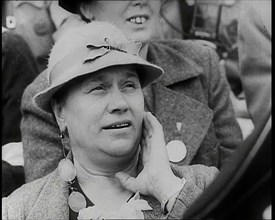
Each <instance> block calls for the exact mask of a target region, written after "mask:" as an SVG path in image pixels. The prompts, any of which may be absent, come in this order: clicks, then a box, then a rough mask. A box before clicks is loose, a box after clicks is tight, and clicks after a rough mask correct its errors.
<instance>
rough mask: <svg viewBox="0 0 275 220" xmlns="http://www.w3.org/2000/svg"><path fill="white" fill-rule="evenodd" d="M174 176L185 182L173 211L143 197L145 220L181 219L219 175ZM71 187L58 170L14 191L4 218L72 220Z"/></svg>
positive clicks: (210, 170) (200, 171)
mask: <svg viewBox="0 0 275 220" xmlns="http://www.w3.org/2000/svg"><path fill="white" fill-rule="evenodd" d="M172 169H173V171H174V173H176V175H177V176H179V177H181V178H182V177H184V178H185V179H186V181H187V182H186V184H185V185H184V187H183V188H182V190H181V191H180V193H179V195H178V197H177V198H176V201H175V203H174V205H173V207H172V210H171V211H170V212H169V213H168V214H167V215H164V214H163V213H162V212H161V208H160V203H159V202H158V201H157V200H156V199H155V198H153V197H150V196H143V195H141V199H145V200H147V202H148V204H149V205H150V206H151V207H152V208H153V210H150V211H143V213H144V218H145V219H164V218H166V217H167V218H168V219H172V218H174V219H179V218H180V217H181V216H182V215H183V214H184V213H185V211H186V210H187V208H188V207H189V206H190V205H191V204H192V203H193V202H194V201H195V200H196V199H197V198H198V197H199V196H200V195H201V193H202V192H203V190H204V189H205V188H206V187H207V186H208V185H209V184H210V183H211V182H212V181H213V179H214V178H215V177H216V175H217V174H218V173H219V172H218V170H217V168H215V167H206V166H203V165H194V166H184V167H180V166H175V167H172ZM68 197H69V185H68V182H66V181H64V180H62V179H61V177H60V175H59V172H58V170H57V169H56V170H54V171H53V172H52V173H50V174H48V175H47V176H45V177H42V178H40V179H38V180H35V181H33V182H31V183H27V184H25V185H23V186H22V187H20V188H19V189H17V190H16V191H14V192H13V193H12V194H11V195H10V196H9V197H7V198H3V199H2V219H3V220H8V219H16V220H38V219H39V220H44V219H55V220H67V219H69V206H68Z"/></svg>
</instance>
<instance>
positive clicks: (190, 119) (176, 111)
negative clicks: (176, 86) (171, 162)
mask: <svg viewBox="0 0 275 220" xmlns="http://www.w3.org/2000/svg"><path fill="white" fill-rule="evenodd" d="M153 90H154V96H155V99H156V100H158V102H157V103H156V104H155V108H154V111H155V115H156V117H157V118H158V119H159V121H160V123H161V124H162V125H163V128H164V135H165V141H166V143H168V142H169V141H171V140H175V139H177V140H181V141H182V142H183V143H184V144H185V146H186V148H187V156H186V158H185V159H184V160H183V161H182V162H181V163H182V164H190V162H191V161H192V159H193V157H194V156H195V154H196V152H197V150H198V148H199V147H200V145H201V143H202V141H203V139H204V137H205V135H206V133H207V131H208V129H209V127H210V124H211V121H212V118H213V113H212V110H210V109H209V108H208V107H207V106H206V105H205V104H203V103H201V102H199V101H197V100H194V99H192V98H190V97H188V96H186V95H184V94H182V93H176V92H175V91H173V90H170V89H168V88H166V87H164V86H161V85H160V84H158V85H155V88H154V89H153ZM177 123H181V128H180V130H179V131H178V129H177Z"/></svg>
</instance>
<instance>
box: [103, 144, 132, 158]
mask: <svg viewBox="0 0 275 220" xmlns="http://www.w3.org/2000/svg"><path fill="white" fill-rule="evenodd" d="M136 149H137V146H135V143H133V142H132V141H129V140H117V141H114V142H112V144H111V147H110V148H109V149H108V154H109V155H113V156H118V157H121V156H129V157H132V156H133V154H134V153H135V152H136Z"/></svg>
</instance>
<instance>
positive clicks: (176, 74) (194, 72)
mask: <svg viewBox="0 0 275 220" xmlns="http://www.w3.org/2000/svg"><path fill="white" fill-rule="evenodd" d="M166 42H168V41H166ZM187 50H188V48H187ZM168 57H170V58H172V59H168ZM147 58H148V61H150V62H152V63H154V64H156V65H159V66H161V67H162V69H163V70H164V75H163V76H162V77H161V81H162V82H163V84H164V85H165V86H169V85H172V84H175V83H177V82H180V81H184V80H187V79H189V78H192V77H196V76H198V75H200V74H202V73H203V69H202V67H201V66H200V65H198V64H197V63H196V62H195V61H194V60H193V59H191V58H190V57H189V56H187V55H186V54H185V53H184V52H182V51H179V50H176V49H175V48H173V47H171V46H169V44H167V43H166V44H165V43H162V42H161V41H155V42H150V44H149V49H148V55H147ZM179 63H180V65H179ZM175 67H176V68H175Z"/></svg>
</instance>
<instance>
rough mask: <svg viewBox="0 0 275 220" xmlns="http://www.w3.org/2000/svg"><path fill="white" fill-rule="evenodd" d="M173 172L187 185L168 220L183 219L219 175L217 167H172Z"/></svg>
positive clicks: (177, 199)
mask: <svg viewBox="0 0 275 220" xmlns="http://www.w3.org/2000/svg"><path fill="white" fill-rule="evenodd" d="M172 169H173V172H174V173H176V174H177V176H179V177H181V178H182V177H183V178H185V179H186V184H185V185H184V187H183V188H182V190H181V191H180V193H179V195H178V197H177V198H176V201H175V203H174V205H173V207H172V210H171V211H170V213H168V215H167V219H181V218H182V216H183V215H184V213H185V212H186V211H187V209H188V208H189V207H190V206H191V205H192V204H193V203H194V202H195V201H196V200H197V199H198V198H199V197H200V195H201V194H202V193H203V191H204V190H205V189H206V188H207V187H208V186H209V185H210V184H211V183H212V182H213V181H214V179H215V178H216V177H217V175H218V174H219V171H218V169H217V168H216V167H213V166H211V167H207V166H204V165H191V166H184V167H181V168H179V167H176V166H172Z"/></svg>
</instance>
